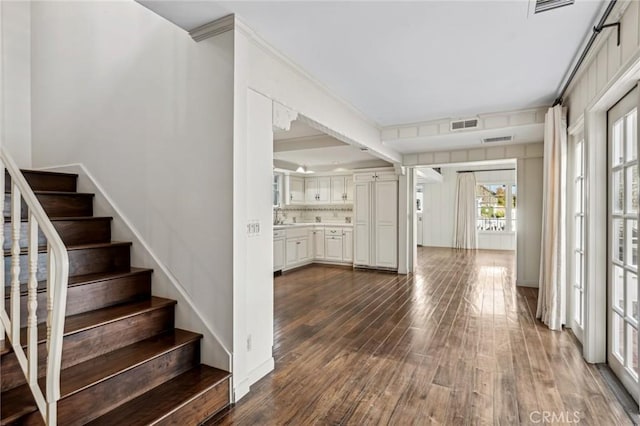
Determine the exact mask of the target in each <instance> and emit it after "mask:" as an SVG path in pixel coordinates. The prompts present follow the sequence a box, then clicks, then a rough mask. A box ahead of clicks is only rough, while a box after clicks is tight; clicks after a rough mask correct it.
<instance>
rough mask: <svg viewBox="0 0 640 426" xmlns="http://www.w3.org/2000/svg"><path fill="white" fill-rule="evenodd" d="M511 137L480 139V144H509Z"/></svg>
mask: <svg viewBox="0 0 640 426" xmlns="http://www.w3.org/2000/svg"><path fill="white" fill-rule="evenodd" d="M512 140H513V136H496V137H495V138H482V143H497V142H511V141H512Z"/></svg>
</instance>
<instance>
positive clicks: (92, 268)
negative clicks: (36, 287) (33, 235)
mask: <svg viewBox="0 0 640 426" xmlns="http://www.w3.org/2000/svg"><path fill="white" fill-rule="evenodd" d="M129 268H130V246H128V245H117V246H106V247H96V248H86V249H78V250H69V276H75V275H86V274H98V273H103V272H118V271H126V270H128V269H129ZM4 270H5V275H4V277H5V278H4V279H5V281H4V282H5V285H6V286H8V285H10V284H11V282H10V274H11V256H5V258H4ZM28 273H29V271H28V269H27V255H26V254H22V255H20V275H19V277H20V282H23V283H24V282H27V277H28ZM37 276H38V281H42V280H45V279H46V278H47V255H46V253H40V254H39V255H38V273H37Z"/></svg>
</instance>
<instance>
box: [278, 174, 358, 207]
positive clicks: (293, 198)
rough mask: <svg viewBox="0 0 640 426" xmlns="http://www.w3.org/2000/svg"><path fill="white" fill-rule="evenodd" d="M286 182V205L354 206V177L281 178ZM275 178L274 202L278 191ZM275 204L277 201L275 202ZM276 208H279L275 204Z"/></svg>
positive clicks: (293, 176) (292, 176) (289, 176)
mask: <svg viewBox="0 0 640 426" xmlns="http://www.w3.org/2000/svg"><path fill="white" fill-rule="evenodd" d="M281 178H282V179H283V180H284V197H282V198H283V199H284V203H285V204H286V205H313V204H353V176H352V175H327V176H308V177H302V176H295V175H288V176H282V177H281ZM275 188H276V180H275V178H274V200H275V197H276V195H275V191H276V189H275ZM274 202H275V201H274ZM274 206H277V205H276V204H274Z"/></svg>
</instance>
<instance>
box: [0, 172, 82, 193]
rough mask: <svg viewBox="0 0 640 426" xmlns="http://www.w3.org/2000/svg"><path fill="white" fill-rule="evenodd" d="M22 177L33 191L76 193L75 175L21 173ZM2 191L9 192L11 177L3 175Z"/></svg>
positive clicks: (76, 178)
mask: <svg viewBox="0 0 640 426" xmlns="http://www.w3.org/2000/svg"><path fill="white" fill-rule="evenodd" d="M22 175H23V176H24V178H25V179H26V181H27V183H28V184H29V186H30V187H31V189H33V190H34V191H65V192H76V188H77V180H78V177H77V176H75V175H52V174H42V173H37V172H35V173H34V172H30V171H23V172H22ZM4 179H5V181H4V190H5V192H11V176H9V174H8V173H5V178H4Z"/></svg>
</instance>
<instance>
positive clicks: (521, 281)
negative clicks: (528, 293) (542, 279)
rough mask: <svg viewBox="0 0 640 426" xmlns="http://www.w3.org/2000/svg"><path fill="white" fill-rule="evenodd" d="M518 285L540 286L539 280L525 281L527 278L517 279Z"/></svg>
mask: <svg viewBox="0 0 640 426" xmlns="http://www.w3.org/2000/svg"><path fill="white" fill-rule="evenodd" d="M516 285H517V286H518V287H531V288H538V287H539V285H538V281H530V280H528V281H525V280H516Z"/></svg>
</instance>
